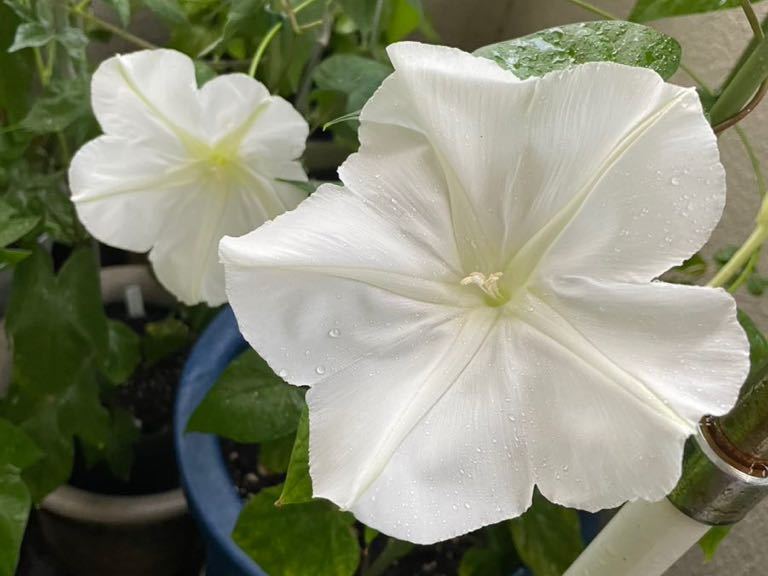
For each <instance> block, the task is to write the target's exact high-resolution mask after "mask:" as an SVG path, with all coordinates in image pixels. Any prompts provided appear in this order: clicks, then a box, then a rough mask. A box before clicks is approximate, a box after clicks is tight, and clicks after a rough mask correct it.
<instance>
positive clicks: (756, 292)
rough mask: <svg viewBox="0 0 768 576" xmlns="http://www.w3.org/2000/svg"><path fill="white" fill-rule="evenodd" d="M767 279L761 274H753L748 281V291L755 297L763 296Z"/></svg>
mask: <svg viewBox="0 0 768 576" xmlns="http://www.w3.org/2000/svg"><path fill="white" fill-rule="evenodd" d="M765 286H766V279H765V278H763V277H762V276H760V274H752V275H751V276H750V277H749V279H748V280H747V290H749V293H750V294H752V295H753V296H762V295H763V293H764V292H765Z"/></svg>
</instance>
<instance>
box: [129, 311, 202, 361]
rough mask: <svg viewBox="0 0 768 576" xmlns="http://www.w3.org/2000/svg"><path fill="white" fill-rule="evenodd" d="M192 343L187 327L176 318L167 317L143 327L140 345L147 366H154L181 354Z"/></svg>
mask: <svg viewBox="0 0 768 576" xmlns="http://www.w3.org/2000/svg"><path fill="white" fill-rule="evenodd" d="M191 342H192V334H191V333H190V331H189V326H187V325H186V324H185V323H184V322H182V321H181V320H179V319H178V318H174V317H173V316H169V317H168V318H166V319H165V320H160V321H158V322H148V323H147V324H146V325H145V326H144V339H143V340H142V343H141V349H142V355H143V356H144V362H145V364H146V365H147V366H154V365H155V364H157V363H158V362H160V361H161V360H163V359H164V358H168V357H170V356H173V355H174V354H176V353H177V352H181V351H182V350H183V349H184V348H186V347H187V346H189V344H190V343H191Z"/></svg>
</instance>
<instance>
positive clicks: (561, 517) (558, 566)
mask: <svg viewBox="0 0 768 576" xmlns="http://www.w3.org/2000/svg"><path fill="white" fill-rule="evenodd" d="M510 527H511V530H512V539H513V540H514V542H515V549H516V550H517V553H518V555H519V556H520V558H521V559H522V560H523V562H524V563H525V565H526V566H528V568H530V569H531V571H532V572H533V575H534V576H560V575H561V574H563V573H564V572H565V571H566V570H567V569H568V567H569V566H570V565H571V563H572V562H573V561H574V560H575V559H576V558H577V557H578V555H579V554H580V553H581V551H582V549H583V547H584V544H583V542H582V539H581V530H580V528H579V516H578V514H577V513H576V511H575V510H571V509H569V508H563V507H562V506H557V505H556V504H552V503H551V502H549V501H548V500H547V499H546V498H544V497H543V496H541V494H539V493H538V492H536V493H535V494H534V498H533V505H532V506H531V507H530V508H529V509H528V511H527V512H526V513H525V514H523V515H522V516H521V517H520V518H516V519H514V520H512V521H511V522H510Z"/></svg>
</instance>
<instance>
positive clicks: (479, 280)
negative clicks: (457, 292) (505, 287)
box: [461, 272, 504, 300]
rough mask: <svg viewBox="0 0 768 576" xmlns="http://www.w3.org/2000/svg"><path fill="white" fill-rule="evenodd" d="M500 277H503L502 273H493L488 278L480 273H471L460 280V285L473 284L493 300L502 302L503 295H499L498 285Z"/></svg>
mask: <svg viewBox="0 0 768 576" xmlns="http://www.w3.org/2000/svg"><path fill="white" fill-rule="evenodd" d="M502 276H504V273H503V272H494V273H493V274H489V275H488V276H486V275H485V274H483V273H482V272H472V273H471V274H470V275H469V276H467V277H466V278H463V279H462V280H461V285H462V286H469V285H470V284H474V285H475V286H477V287H478V288H480V290H482V291H483V292H485V293H486V294H487V295H488V296H490V297H491V298H493V299H494V300H503V299H504V295H503V294H502V293H501V290H500V289H499V284H498V283H499V280H500V279H501V277H502Z"/></svg>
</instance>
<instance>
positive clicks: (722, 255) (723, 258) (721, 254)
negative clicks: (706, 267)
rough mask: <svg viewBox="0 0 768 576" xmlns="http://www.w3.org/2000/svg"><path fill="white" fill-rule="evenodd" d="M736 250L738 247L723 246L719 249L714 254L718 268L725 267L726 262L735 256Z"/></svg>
mask: <svg viewBox="0 0 768 576" xmlns="http://www.w3.org/2000/svg"><path fill="white" fill-rule="evenodd" d="M738 249H739V247H738V246H725V247H723V248H720V249H719V250H718V251H717V252H715V255H714V259H715V262H717V263H718V264H719V265H720V266H725V265H726V264H727V263H728V261H729V260H730V259H731V258H733V255H734V254H736V250H738Z"/></svg>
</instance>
